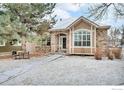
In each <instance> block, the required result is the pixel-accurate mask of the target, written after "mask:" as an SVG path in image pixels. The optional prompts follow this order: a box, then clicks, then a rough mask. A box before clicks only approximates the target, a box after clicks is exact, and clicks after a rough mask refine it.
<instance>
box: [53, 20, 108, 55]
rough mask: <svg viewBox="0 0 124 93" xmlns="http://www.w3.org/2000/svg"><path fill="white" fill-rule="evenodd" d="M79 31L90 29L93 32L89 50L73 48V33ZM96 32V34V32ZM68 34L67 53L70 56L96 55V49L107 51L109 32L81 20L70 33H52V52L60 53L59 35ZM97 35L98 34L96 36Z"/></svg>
mask: <svg viewBox="0 0 124 93" xmlns="http://www.w3.org/2000/svg"><path fill="white" fill-rule="evenodd" d="M78 29H88V30H89V31H92V32H91V33H92V44H91V45H92V47H88V48H74V46H73V32H74V31H76V30H78ZM95 31H96V32H95ZM60 33H66V39H67V53H70V54H89V55H94V53H95V48H96V47H100V48H101V49H102V50H105V49H106V47H107V30H105V29H97V30H96V27H94V26H91V25H90V24H89V23H86V22H85V21H83V20H80V21H79V22H77V23H76V24H75V25H73V26H72V27H71V28H70V29H69V30H68V31H56V32H53V33H51V51H52V52H55V51H58V49H59V48H58V46H59V43H58V40H59V36H58V35H59V34H60ZM95 33H96V34H95ZM104 53H105V51H104Z"/></svg>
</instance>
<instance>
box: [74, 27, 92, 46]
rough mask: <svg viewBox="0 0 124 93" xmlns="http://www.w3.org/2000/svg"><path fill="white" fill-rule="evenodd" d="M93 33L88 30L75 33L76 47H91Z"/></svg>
mask: <svg viewBox="0 0 124 93" xmlns="http://www.w3.org/2000/svg"><path fill="white" fill-rule="evenodd" d="M90 37H91V33H90V32H89V31H86V30H83V29H82V30H79V31H75V32H74V46H86V47H88V46H90V45H91V41H90Z"/></svg>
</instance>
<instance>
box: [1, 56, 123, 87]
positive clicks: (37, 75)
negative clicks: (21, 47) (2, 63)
mask: <svg viewBox="0 0 124 93" xmlns="http://www.w3.org/2000/svg"><path fill="white" fill-rule="evenodd" d="M51 58H53V57H52V56H51ZM45 59H46V60H44V61H43V59H42V58H41V59H38V60H33V61H34V62H32V63H31V62H29V64H27V63H26V64H25V65H24V66H22V67H23V69H21V70H24V69H25V68H29V69H26V70H24V71H23V73H21V74H17V75H16V76H15V77H13V78H10V79H8V80H6V81H4V82H2V83H1V85H123V84H124V60H113V61H111V60H108V59H103V60H100V61H98V60H95V59H94V57H90V56H60V55H59V56H58V58H54V59H53V60H49V61H48V58H45ZM35 61H36V62H35ZM22 67H21V68H22ZM10 71H11V70H10ZM19 73H20V72H19Z"/></svg>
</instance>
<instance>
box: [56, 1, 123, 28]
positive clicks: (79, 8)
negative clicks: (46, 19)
mask: <svg viewBox="0 0 124 93" xmlns="http://www.w3.org/2000/svg"><path fill="white" fill-rule="evenodd" d="M90 4H91V3H90ZM90 4H88V3H82V4H74V3H73V4H72V3H58V4H57V5H56V7H55V10H54V11H55V12H54V14H56V15H57V18H58V19H59V18H62V19H68V18H70V17H80V16H84V17H88V7H89V5H90ZM112 12H113V11H111V10H110V13H109V14H108V16H107V17H105V18H104V19H103V20H100V21H98V22H99V23H102V24H107V25H111V26H115V27H118V26H121V25H122V24H124V19H118V20H115V18H114V17H113V15H112Z"/></svg>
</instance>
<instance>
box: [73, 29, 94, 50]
mask: <svg viewBox="0 0 124 93" xmlns="http://www.w3.org/2000/svg"><path fill="white" fill-rule="evenodd" d="M82 30H83V31H86V32H90V37H92V32H91V31H90V30H88V29H78V30H75V31H74V32H73V48H91V47H92V45H91V44H90V46H75V45H74V41H75V40H74V39H75V37H74V34H75V32H80V31H82ZM90 43H92V39H90Z"/></svg>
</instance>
